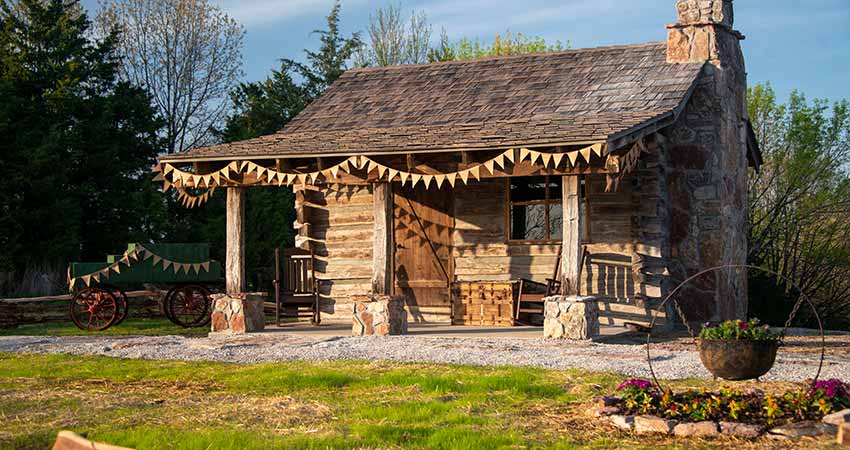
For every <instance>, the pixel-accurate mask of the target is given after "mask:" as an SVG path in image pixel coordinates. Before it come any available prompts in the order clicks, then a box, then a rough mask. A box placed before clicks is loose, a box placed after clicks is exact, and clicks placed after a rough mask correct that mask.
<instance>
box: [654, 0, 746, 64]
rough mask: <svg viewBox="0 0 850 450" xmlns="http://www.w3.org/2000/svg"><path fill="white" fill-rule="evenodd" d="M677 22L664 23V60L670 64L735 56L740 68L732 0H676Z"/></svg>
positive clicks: (737, 35) (739, 49) (732, 57)
mask: <svg viewBox="0 0 850 450" xmlns="http://www.w3.org/2000/svg"><path fill="white" fill-rule="evenodd" d="M676 9H677V10H678V13H679V21H678V22H677V23H675V24H672V25H667V28H668V33H667V61H668V62H671V63H684V62H703V61H712V60H715V61H716V60H723V59H727V58H730V59H737V60H739V61H740V63H741V66H742V67H743V57H741V55H740V53H741V47H740V45H739V42H738V41H740V40H742V39H744V36H743V35H742V34H741V33H739V32H737V31H735V30H734V29H733V28H732V26H733V25H734V23H735V17H734V12H733V8H732V0H678V1H677V2H676Z"/></svg>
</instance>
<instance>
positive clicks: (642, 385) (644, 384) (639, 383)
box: [617, 378, 652, 391]
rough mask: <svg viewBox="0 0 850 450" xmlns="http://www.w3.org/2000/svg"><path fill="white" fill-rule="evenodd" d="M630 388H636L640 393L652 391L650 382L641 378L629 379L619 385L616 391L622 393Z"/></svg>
mask: <svg viewBox="0 0 850 450" xmlns="http://www.w3.org/2000/svg"><path fill="white" fill-rule="evenodd" d="M630 387H633V388H637V389H640V390H642V391H648V390H651V389H652V382H651V381H649V380H644V379H643V378H629V379H628V380H626V381H624V382H622V383H620V385H619V386H617V390H618V391H622V390H623V389H627V388H630Z"/></svg>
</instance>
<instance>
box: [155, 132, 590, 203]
mask: <svg viewBox="0 0 850 450" xmlns="http://www.w3.org/2000/svg"><path fill="white" fill-rule="evenodd" d="M517 150H518V151H517ZM593 155H597V156H598V157H603V156H604V145H603V144H601V143H597V144H593V145H590V146H587V147H584V148H582V149H577V150H571V151H568V152H558V153H549V152H540V151H537V150H532V149H529V148H519V149H513V148H511V149H508V150H506V151H504V152H502V153H500V154H498V155H496V156H495V157H493V158H491V159H489V160H487V161H483V162H480V163H478V164H476V165H475V166H472V167H469V168H466V169H463V170H458V171H455V172H447V173H437V174H423V173H413V172H407V171H403V170H398V169H395V168H392V167H389V166H385V165H383V164H381V163H379V162H377V161H375V160H373V159H371V158H369V157H367V156H351V157H349V158H346V159H345V160H343V161H342V162H340V163H339V164H336V165H334V166H331V167H328V168H323V169H321V170H317V171H313V172H302V173H285V172H279V171H277V170H275V169H272V168H267V167H264V166H261V165H259V164H256V163H254V162H251V161H233V162H231V163H229V164H228V165H226V166H225V167H223V168H221V169H219V170H217V171H215V172H212V173H208V174H203V175H199V174H194V173H190V172H185V171H182V170H180V169H178V168H176V167H174V166H173V165H172V164H169V163H161V164H158V165H157V166H156V167H154V170H153V171H154V173H156V176H155V177H154V179H155V180H158V181H162V182H163V191H167V190H168V189H169V188H174V189H176V190H177V191H178V194H177V198H178V200H179V201H180V202H181V204H183V205H184V206H186V207H188V208H192V207H195V206H200V205H203V204H205V203H206V202H207V201H209V199H210V197H211V196H212V195H213V193H214V192H215V188H216V187H218V186H223V185H227V184H228V182H230V183H238V182H239V180H238V179H234V178H235V177H234V175H238V174H254V173H255V174H256V177H257V179H258V180H260V181H263V180H265V181H266V182H267V183H268V184H277V185H278V186H283V185H287V186H291V185H294V184H302V185H306V184H315V183H317V182H319V181H320V179H321V180H323V181H325V182H327V183H336V182H337V181H336V180H339V179H340V178H341V174H342V173H349V174H351V173H352V171H353V170H354V169H358V170H366V172H367V173H372V172H375V173H376V175H377V178H379V179H386V181H389V182H392V181H396V180H398V181H400V182H401V183H402V185H405V184H407V183H408V182H410V183H411V186H416V185H417V184H418V183H419V182H420V181H421V182H422V184H423V185H424V186H425V188H426V189H427V188H430V187H431V186H432V185H433V186H437V187H438V188H440V187H442V186H443V184H444V183H446V182H447V183H448V184H449V185H451V186H455V183H456V182H457V181H458V179H459V180H460V181H461V182H462V183H464V184H468V183H469V180H470V179H475V180H480V179H481V168H482V167H483V168H484V170H485V171H486V172H488V173H489V174H490V175H494V174H495V173H496V171H497V170H506V169H507V163H510V164H518V163H520V162H523V161H528V162H530V163H531V164H534V165H539V166H541V167H543V168H545V169H549V168H551V169H558V168H559V167H560V166H561V164H567V163H568V164H569V165H570V166H571V167H575V166H576V165H577V164H578V162H579V158H581V159H582V160H583V161H584V162H585V163H590V160H591V158H592V157H593ZM186 187H196V188H202V187H206V188H207V191H206V192H204V193H203V194H200V195H192V194H189V193H188V192H186V190H185V189H186Z"/></svg>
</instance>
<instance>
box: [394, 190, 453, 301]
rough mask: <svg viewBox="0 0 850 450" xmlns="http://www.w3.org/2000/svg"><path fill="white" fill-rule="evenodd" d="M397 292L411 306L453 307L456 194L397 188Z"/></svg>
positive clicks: (395, 200)
mask: <svg viewBox="0 0 850 450" xmlns="http://www.w3.org/2000/svg"><path fill="white" fill-rule="evenodd" d="M393 193H394V205H393V219H394V220H393V222H394V226H395V245H396V250H395V277H394V279H395V292H396V294H397V295H405V296H406V297H407V304H408V305H409V306H446V307H448V306H450V305H451V300H450V297H449V289H448V281H449V280H451V279H452V278H453V268H452V258H451V255H452V245H451V243H452V228H453V227H454V219H453V217H452V209H453V208H452V198H453V192H452V190H451V188H449V187H448V186H444V187H443V188H442V189H433V188H432V189H427V190H426V189H424V188H422V187H421V186H420V187H418V188H416V189H411V188H410V187H402V186H401V185H400V184H398V183H397V184H395V185H394V186H393Z"/></svg>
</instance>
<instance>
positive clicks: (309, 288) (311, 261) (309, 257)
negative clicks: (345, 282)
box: [274, 248, 322, 326]
mask: <svg viewBox="0 0 850 450" xmlns="http://www.w3.org/2000/svg"><path fill="white" fill-rule="evenodd" d="M281 253H283V255H282V256H283V277H281V270H280V269H281ZM274 288H275V321H276V323H277V325H278V326H281V325H282V320H281V319H285V318H295V319H300V318H303V317H309V318H310V323H312V324H313V325H319V323H321V321H322V316H321V312H320V311H319V290H318V284H317V282H316V269H315V256H314V255H313V252H312V251H311V250H303V249H299V248H290V249H285V250H284V251H283V252H281V251H280V249H275V280H274Z"/></svg>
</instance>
